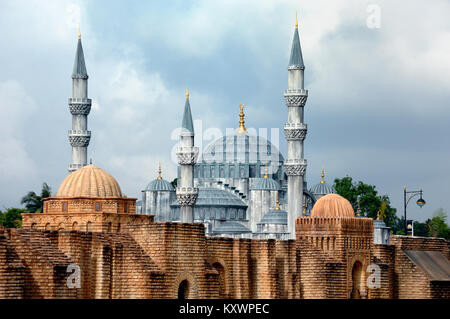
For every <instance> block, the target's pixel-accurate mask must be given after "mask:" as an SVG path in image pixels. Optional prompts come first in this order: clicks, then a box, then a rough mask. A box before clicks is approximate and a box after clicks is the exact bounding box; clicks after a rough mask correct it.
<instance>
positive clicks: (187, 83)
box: [186, 80, 189, 100]
mask: <svg viewBox="0 0 450 319" xmlns="http://www.w3.org/2000/svg"><path fill="white" fill-rule="evenodd" d="M186 100H189V80H186Z"/></svg>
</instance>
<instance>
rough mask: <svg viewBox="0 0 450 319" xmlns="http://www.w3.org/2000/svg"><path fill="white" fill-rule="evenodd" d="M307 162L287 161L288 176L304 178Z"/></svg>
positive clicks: (301, 160) (299, 160) (285, 165)
mask: <svg viewBox="0 0 450 319" xmlns="http://www.w3.org/2000/svg"><path fill="white" fill-rule="evenodd" d="M306 167H307V162H306V160H305V159H287V160H285V161H284V169H285V171H286V175H287V176H304V175H305V173H306Z"/></svg>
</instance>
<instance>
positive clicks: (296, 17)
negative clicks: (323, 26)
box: [295, 11, 298, 28]
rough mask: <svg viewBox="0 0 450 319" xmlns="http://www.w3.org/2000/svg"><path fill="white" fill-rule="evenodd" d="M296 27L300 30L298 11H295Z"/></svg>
mask: <svg viewBox="0 0 450 319" xmlns="http://www.w3.org/2000/svg"><path fill="white" fill-rule="evenodd" d="M295 27H296V28H298V15H297V11H295Z"/></svg>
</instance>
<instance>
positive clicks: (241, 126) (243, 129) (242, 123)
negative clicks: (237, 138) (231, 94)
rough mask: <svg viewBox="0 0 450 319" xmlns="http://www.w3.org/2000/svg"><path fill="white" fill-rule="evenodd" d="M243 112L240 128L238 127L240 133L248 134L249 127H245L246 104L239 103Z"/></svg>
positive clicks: (240, 116)
mask: <svg viewBox="0 0 450 319" xmlns="http://www.w3.org/2000/svg"><path fill="white" fill-rule="evenodd" d="M239 108H240V109H241V113H239V128H238V129H237V133H238V134H247V133H248V132H247V129H246V128H245V120H244V117H245V114H244V104H239Z"/></svg>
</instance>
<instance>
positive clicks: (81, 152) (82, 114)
mask: <svg viewBox="0 0 450 319" xmlns="http://www.w3.org/2000/svg"><path fill="white" fill-rule="evenodd" d="M88 78H89V77H88V75H87V71H86V63H85V62H84V54H83V46H82V45H81V34H80V31H79V30H78V46H77V52H76V54H75V63H74V65H73V74H72V98H70V99H69V109H70V113H72V130H70V131H69V142H70V145H72V163H71V164H70V165H69V172H73V171H76V170H77V169H79V168H81V167H83V166H86V165H87V147H88V145H89V141H90V139H91V132H90V131H88V130H87V116H88V114H89V112H90V111H91V104H92V100H91V99H88V97H87V96H88Z"/></svg>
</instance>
